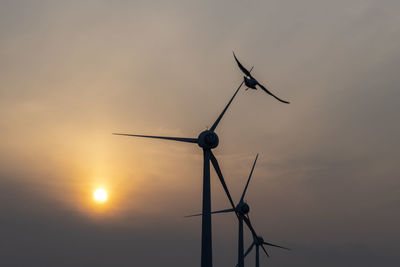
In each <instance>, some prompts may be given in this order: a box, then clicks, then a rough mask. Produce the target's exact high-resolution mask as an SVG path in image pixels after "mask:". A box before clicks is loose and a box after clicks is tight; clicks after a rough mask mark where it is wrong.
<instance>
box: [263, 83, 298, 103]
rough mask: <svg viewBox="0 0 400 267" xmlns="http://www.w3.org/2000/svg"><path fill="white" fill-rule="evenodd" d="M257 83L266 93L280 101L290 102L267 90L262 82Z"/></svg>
mask: <svg viewBox="0 0 400 267" xmlns="http://www.w3.org/2000/svg"><path fill="white" fill-rule="evenodd" d="M258 85H259V86H260V87H261V89H263V90H264V91H265V92H266V93H267V94H269V95H271V96H273V97H275V99H277V100H279V101H281V102H282V103H285V104H290V102H288V101H286V100H282V99H280V98H279V97H277V96H276V95H274V94H273V93H271V92H270V91H268V89H267V88H265V87H264V86H263V85H262V84H258Z"/></svg>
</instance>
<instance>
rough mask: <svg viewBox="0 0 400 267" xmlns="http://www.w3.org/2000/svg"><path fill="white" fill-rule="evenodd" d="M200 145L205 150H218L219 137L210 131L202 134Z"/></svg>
mask: <svg viewBox="0 0 400 267" xmlns="http://www.w3.org/2000/svg"><path fill="white" fill-rule="evenodd" d="M198 140H199V141H198V145H199V146H200V147H202V148H205V149H211V148H216V147H217V146H218V144H219V138H218V135H217V134H216V133H214V132H212V131H210V130H206V131H204V132H202V133H200V135H199V138H198Z"/></svg>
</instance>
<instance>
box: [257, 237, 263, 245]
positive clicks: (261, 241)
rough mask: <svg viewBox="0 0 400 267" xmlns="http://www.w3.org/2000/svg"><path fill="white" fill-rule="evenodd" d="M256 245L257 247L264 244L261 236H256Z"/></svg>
mask: <svg viewBox="0 0 400 267" xmlns="http://www.w3.org/2000/svg"><path fill="white" fill-rule="evenodd" d="M256 243H257V244H258V245H262V244H264V238H262V237H261V236H257V240H256Z"/></svg>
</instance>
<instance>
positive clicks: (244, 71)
mask: <svg viewBox="0 0 400 267" xmlns="http://www.w3.org/2000/svg"><path fill="white" fill-rule="evenodd" d="M233 57H234V58H235V60H236V63H237V64H238V66H239V68H240V69H241V70H242V71H243V73H244V74H245V75H246V76H249V77H251V74H250V71H248V70H247V69H246V68H245V67H243V65H242V64H241V63H240V62H239V60H238V59H237V58H236V55H235V52H233Z"/></svg>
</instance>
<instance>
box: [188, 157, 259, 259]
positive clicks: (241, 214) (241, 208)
mask: <svg viewBox="0 0 400 267" xmlns="http://www.w3.org/2000/svg"><path fill="white" fill-rule="evenodd" d="M257 158H258V154H257V156H256V158H255V160H254V163H253V167H252V168H251V171H250V175H249V178H248V179H247V183H246V186H245V187H244V189H243V193H242V196H241V197H240V200H239V203H238V204H237V205H236V207H235V206H234V207H233V208H230V209H224V210H218V211H213V212H211V214H215V213H229V212H235V213H236V215H237V218H238V221H239V234H238V266H239V267H243V266H244V245H243V220H245V216H246V214H248V213H249V211H250V207H249V205H248V204H247V203H246V202H245V201H244V197H245V195H246V191H247V187H248V186H249V182H250V179H251V177H252V175H253V171H254V167H255V166H256V162H257ZM200 215H202V214H201V213H200V214H194V215H189V216H186V217H194V216H200Z"/></svg>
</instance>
